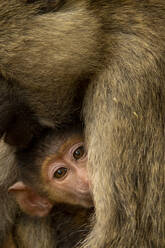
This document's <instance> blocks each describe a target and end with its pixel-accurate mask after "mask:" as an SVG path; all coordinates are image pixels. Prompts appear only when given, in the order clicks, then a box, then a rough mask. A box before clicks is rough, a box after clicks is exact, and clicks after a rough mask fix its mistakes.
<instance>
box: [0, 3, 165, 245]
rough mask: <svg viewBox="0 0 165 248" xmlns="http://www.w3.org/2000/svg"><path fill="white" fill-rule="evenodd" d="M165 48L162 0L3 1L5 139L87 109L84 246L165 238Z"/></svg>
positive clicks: (28, 134) (15, 140)
mask: <svg viewBox="0 0 165 248" xmlns="http://www.w3.org/2000/svg"><path fill="white" fill-rule="evenodd" d="M164 54H165V3H164V0H143V1H139V0H134V1H132V0H124V1H123V0H112V1H109V0H95V1H93V0H79V1H78V0H65V1H57V2H56V1H54V5H53V7H52V1H51V6H50V1H46V2H45V1H43V2H42V1H27V2H26V1H21V0H11V1H6V0H1V2H0V72H1V84H0V94H1V95H0V100H1V107H0V130H1V133H2V134H4V135H5V141H6V142H8V143H10V144H13V145H17V146H19V147H23V146H26V145H27V144H29V142H30V141H31V139H32V138H33V136H35V135H39V132H40V129H42V128H44V127H53V128H58V127H59V126H60V127H61V128H62V127H63V125H67V124H68V123H69V122H70V121H72V120H73V119H74V118H77V116H78V117H79V116H80V113H82V118H83V120H84V123H85V139H86V143H87V149H88V158H89V161H88V168H89V173H90V177H91V180H92V183H93V195H94V201H95V208H96V223H95V225H94V227H93V230H92V232H91V234H90V235H89V237H88V238H87V240H86V241H85V243H84V245H83V246H82V247H83V248H91V247H92V248H93V247H94V248H103V247H105V248H113V247H115V248H116V247H118V248H123V247H128V248H130V247H144V248H146V247H147V248H148V247H159V248H160V247H164V246H165V208H164V205H165V169H164V168H165V167H164V163H165V158H164V151H165V139H164V123H165V118H164V113H165V85H164V80H165V57H164ZM38 127H40V128H38ZM18 130H19V131H18ZM22 136H23V140H21V137H22Z"/></svg>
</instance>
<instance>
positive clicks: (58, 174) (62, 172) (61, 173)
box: [53, 167, 67, 179]
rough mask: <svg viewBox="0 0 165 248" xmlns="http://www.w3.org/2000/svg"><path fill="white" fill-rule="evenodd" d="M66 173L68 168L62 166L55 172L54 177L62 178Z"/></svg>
mask: <svg viewBox="0 0 165 248" xmlns="http://www.w3.org/2000/svg"><path fill="white" fill-rule="evenodd" d="M66 173H67V168H65V167H61V168H58V169H57V170H56V171H55V172H54V175H53V177H54V178H56V179H60V178H63V177H64V176H65V175H66Z"/></svg>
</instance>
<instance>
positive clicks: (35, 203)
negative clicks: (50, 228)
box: [8, 181, 52, 217]
mask: <svg viewBox="0 0 165 248" xmlns="http://www.w3.org/2000/svg"><path fill="white" fill-rule="evenodd" d="M8 191H9V192H11V193H12V194H13V195H14V197H15V199H16V201H17V203H18V205H19V206H20V208H21V209H22V210H23V212H25V213H26V214H28V215H31V216H38V217H43V216H46V215H47V214H48V213H49V212H50V210H51V208H52V204H51V203H50V202H49V201H48V200H47V199H45V198H44V197H41V196H39V194H38V193H36V192H35V191H34V190H33V189H32V188H30V187H29V186H27V185H25V184H24V183H23V182H21V181H19V182H16V183H15V184H13V185H12V186H11V187H10V188H9V189H8Z"/></svg>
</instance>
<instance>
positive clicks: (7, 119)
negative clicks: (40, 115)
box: [0, 76, 41, 148]
mask: <svg viewBox="0 0 165 248" xmlns="http://www.w3.org/2000/svg"><path fill="white" fill-rule="evenodd" d="M15 84H16V83H15ZM23 95H24V94H23V92H22V90H21V89H19V88H18V86H17V84H16V86H13V83H12V82H10V81H6V80H5V79H3V78H2V77H1V76H0V138H1V137H2V135H4V140H5V142H6V143H8V144H10V145H13V146H16V147H19V148H24V147H26V146H27V145H28V144H29V143H30V141H31V140H32V138H33V136H35V135H37V134H38V133H39V132H40V129H41V126H40V125H39V123H38V122H37V119H35V117H34V114H33V113H32V111H31V110H30V108H29V107H28V104H26V101H25V99H24V98H23Z"/></svg>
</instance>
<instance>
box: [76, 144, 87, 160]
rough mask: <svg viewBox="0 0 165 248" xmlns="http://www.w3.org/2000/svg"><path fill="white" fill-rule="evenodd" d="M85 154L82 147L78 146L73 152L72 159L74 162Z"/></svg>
mask: <svg viewBox="0 0 165 248" xmlns="http://www.w3.org/2000/svg"><path fill="white" fill-rule="evenodd" d="M84 154H85V149H84V146H79V147H78V148H77V149H76V150H75V151H74V152H73V157H74V159H75V160H78V159H80V158H82V157H83V156H84Z"/></svg>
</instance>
